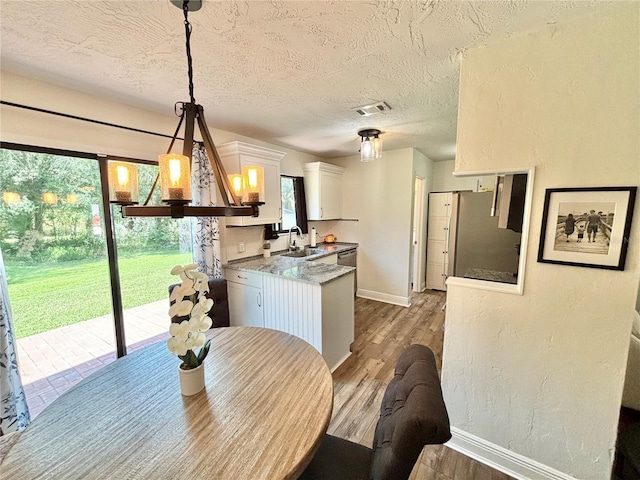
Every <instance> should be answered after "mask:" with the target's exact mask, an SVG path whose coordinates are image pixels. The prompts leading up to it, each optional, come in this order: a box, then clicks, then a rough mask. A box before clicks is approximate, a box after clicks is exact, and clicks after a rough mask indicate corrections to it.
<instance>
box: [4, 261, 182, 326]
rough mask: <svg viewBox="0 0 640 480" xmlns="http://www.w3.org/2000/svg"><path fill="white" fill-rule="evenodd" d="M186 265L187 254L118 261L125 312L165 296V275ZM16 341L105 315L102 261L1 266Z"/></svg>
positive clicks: (170, 279)
mask: <svg viewBox="0 0 640 480" xmlns="http://www.w3.org/2000/svg"><path fill="white" fill-rule="evenodd" d="M187 263H191V253H175V252H162V253H144V254H139V255H134V256H128V257H126V258H120V259H119V262H118V264H119V269H120V281H121V288H122V297H123V298H122V302H123V306H124V308H125V309H127V308H131V307H136V306H138V305H144V304H145V303H150V302H154V301H156V300H161V299H163V298H168V293H167V287H168V286H169V285H171V284H172V283H176V282H177V281H179V279H178V277H175V276H172V275H171V274H170V273H169V271H170V270H171V268H172V267H173V266H174V265H178V264H180V265H184V264H187ZM5 266H6V270H7V279H8V283H9V300H10V302H11V310H12V312H13V325H14V330H15V335H16V338H22V337H27V336H29V335H34V334H36V333H40V332H44V331H47V330H51V329H53V328H59V327H62V326H64V325H71V324H73V323H78V322H82V321H84V320H89V319H90V318H95V317H100V316H102V315H106V314H109V313H111V292H110V288H109V266H108V264H107V261H106V260H95V261H86V260H82V261H71V262H58V263H50V264H44V265H36V266H31V265H30V266H24V265H16V264H12V263H11V262H10V261H7V262H6V264H5Z"/></svg>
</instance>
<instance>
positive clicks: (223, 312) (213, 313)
mask: <svg viewBox="0 0 640 480" xmlns="http://www.w3.org/2000/svg"><path fill="white" fill-rule="evenodd" d="M176 286H177V284H176V285H171V286H170V287H169V295H171V292H172V291H173V289H174V288H175V287H176ZM205 295H206V297H207V298H211V299H213V307H211V310H209V313H208V315H209V317H211V320H212V321H213V325H212V326H211V328H217V327H228V326H229V299H228V297H227V281H226V280H225V279H224V278H211V279H209V292H207V293H206V294H205ZM171 304H173V302H171ZM188 319H189V317H178V316H175V317H172V318H171V322H172V323H180V322H182V321H183V320H188Z"/></svg>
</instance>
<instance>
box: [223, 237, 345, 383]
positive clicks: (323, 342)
mask: <svg viewBox="0 0 640 480" xmlns="http://www.w3.org/2000/svg"><path fill="white" fill-rule="evenodd" d="M355 247H357V244H344V243H343V244H331V245H326V244H321V245H318V246H317V247H314V248H317V249H319V250H320V251H318V252H317V253H315V254H314V255H307V256H305V257H287V256H283V255H272V256H271V257H269V258H264V257H252V258H248V259H243V260H238V261H232V262H229V263H228V264H227V265H225V278H226V279H227V290H228V294H229V318H230V321H231V325H237V326H252V327H266V328H272V329H274V330H280V331H282V332H286V333H290V334H292V335H295V336H297V337H299V338H302V339H303V340H305V341H306V342H308V343H310V344H311V345H313V346H314V347H315V348H316V350H318V352H320V354H322V356H323V357H324V359H325V361H326V362H327V365H329V368H330V369H331V370H332V371H333V370H335V369H336V368H338V366H339V365H340V364H341V363H342V362H344V361H345V360H346V359H347V357H349V355H350V354H351V351H350V346H351V343H352V342H353V340H354V322H353V317H354V309H353V307H354V298H353V297H354V296H353V282H354V278H353V276H354V275H355V273H356V269H355V268H353V267H346V266H341V265H336V264H335V263H324V262H326V261H327V260H329V261H330V262H334V261H335V259H333V258H330V257H329V256H330V255H334V256H335V254H337V253H340V252H343V251H348V250H353V249H354V248H355ZM325 257H326V258H325ZM323 260H324V262H323Z"/></svg>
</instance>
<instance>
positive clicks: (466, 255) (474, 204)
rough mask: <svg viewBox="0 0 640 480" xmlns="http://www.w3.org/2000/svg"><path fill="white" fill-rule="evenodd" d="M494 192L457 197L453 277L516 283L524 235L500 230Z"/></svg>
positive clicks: (451, 252) (451, 257)
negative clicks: (494, 204) (492, 208)
mask: <svg viewBox="0 0 640 480" xmlns="http://www.w3.org/2000/svg"><path fill="white" fill-rule="evenodd" d="M493 203H494V196H493V192H477V193H476V192H460V193H454V194H453V199H452V207H451V224H450V227H449V248H448V251H449V268H448V274H449V276H452V275H453V276H456V277H466V278H476V279H481V280H490V281H499V282H504V283H516V279H517V273H518V260H519V246H520V240H521V233H519V232H514V231H512V230H509V229H505V228H498V220H499V217H497V216H491V207H492V205H493Z"/></svg>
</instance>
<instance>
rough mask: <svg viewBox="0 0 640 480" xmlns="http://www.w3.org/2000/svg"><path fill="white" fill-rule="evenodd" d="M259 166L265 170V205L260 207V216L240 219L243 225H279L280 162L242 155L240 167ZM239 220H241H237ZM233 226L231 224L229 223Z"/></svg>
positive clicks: (280, 206) (280, 200)
mask: <svg viewBox="0 0 640 480" xmlns="http://www.w3.org/2000/svg"><path fill="white" fill-rule="evenodd" d="M252 165H255V166H258V167H262V168H263V169H264V200H263V201H264V205H261V206H260V216H259V217H257V218H254V217H240V218H242V220H243V221H244V222H243V225H264V224H266V223H279V222H280V220H281V212H282V195H281V194H280V162H274V161H271V160H263V159H260V158H258V157H255V156H250V155H241V156H240V166H241V167H245V166H247V167H248V166H252ZM236 220H239V219H236ZM227 224H228V225H231V223H227Z"/></svg>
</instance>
